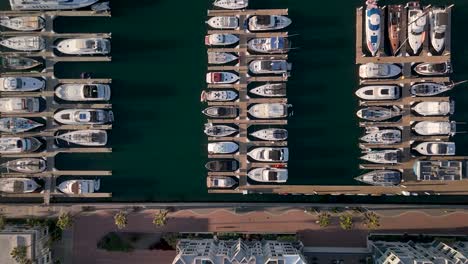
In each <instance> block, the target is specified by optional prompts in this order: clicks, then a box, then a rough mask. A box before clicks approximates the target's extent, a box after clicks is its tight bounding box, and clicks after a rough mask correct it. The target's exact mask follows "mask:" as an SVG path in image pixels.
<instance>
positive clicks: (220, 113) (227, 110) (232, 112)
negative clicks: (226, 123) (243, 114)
mask: <svg viewBox="0 0 468 264" xmlns="http://www.w3.org/2000/svg"><path fill="white" fill-rule="evenodd" d="M202 113H203V114H205V115H206V116H208V117H211V118H236V117H237V116H238V115H239V108H238V107H236V106H210V107H207V108H206V109H205V110H203V111H202Z"/></svg>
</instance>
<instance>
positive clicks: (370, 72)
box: [359, 62, 453, 79]
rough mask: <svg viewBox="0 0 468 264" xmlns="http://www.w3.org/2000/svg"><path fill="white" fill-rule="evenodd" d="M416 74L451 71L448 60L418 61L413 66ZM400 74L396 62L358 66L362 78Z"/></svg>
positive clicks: (428, 74)
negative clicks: (434, 61)
mask: <svg viewBox="0 0 468 264" xmlns="http://www.w3.org/2000/svg"><path fill="white" fill-rule="evenodd" d="M413 70H414V72H415V73H416V74H418V75H421V76H444V75H448V74H450V73H452V72H453V69H452V65H451V63H450V62H444V63H428V62H424V63H419V64H416V65H415V66H414V67H413ZM401 74H402V68H401V66H400V65H397V64H389V63H372V62H370V63H366V64H362V65H360V66H359V77H360V78H362V79H391V78H396V77H398V76H400V75H401Z"/></svg>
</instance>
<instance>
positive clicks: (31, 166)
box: [1, 158, 47, 173]
mask: <svg viewBox="0 0 468 264" xmlns="http://www.w3.org/2000/svg"><path fill="white" fill-rule="evenodd" d="M1 166H2V167H3V168H5V169H7V170H8V171H16V172H21V173H40V172H43V171H45V169H46V168H47V163H46V161H45V160H44V159H36V158H24V159H16V160H10V161H7V162H5V163H3V164H2V165H1Z"/></svg>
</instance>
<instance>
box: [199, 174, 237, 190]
mask: <svg viewBox="0 0 468 264" xmlns="http://www.w3.org/2000/svg"><path fill="white" fill-rule="evenodd" d="M236 184H237V181H236V180H234V179H233V178H231V177H228V176H208V177H207V178H206V186H207V187H208V188H219V189H229V188H232V187H233V186H234V185H236Z"/></svg>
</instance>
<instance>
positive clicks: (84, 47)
mask: <svg viewBox="0 0 468 264" xmlns="http://www.w3.org/2000/svg"><path fill="white" fill-rule="evenodd" d="M56 48H57V50H58V51H60V52H61V53H63V54H68V55H106V54H109V53H110V52H111V45H110V40H108V39H105V38H75V39H65V40H61V41H60V42H59V43H58V44H57V47H56Z"/></svg>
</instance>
